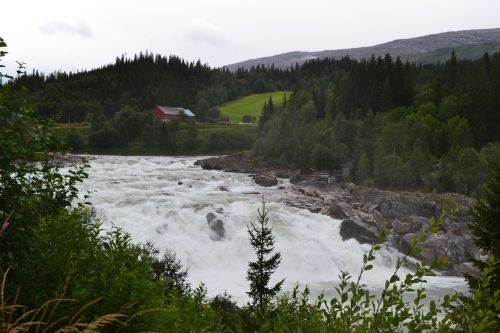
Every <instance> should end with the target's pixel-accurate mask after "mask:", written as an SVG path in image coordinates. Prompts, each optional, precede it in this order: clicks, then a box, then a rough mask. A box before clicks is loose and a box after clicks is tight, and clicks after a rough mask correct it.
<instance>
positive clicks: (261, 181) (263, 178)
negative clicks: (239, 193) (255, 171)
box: [253, 175, 278, 187]
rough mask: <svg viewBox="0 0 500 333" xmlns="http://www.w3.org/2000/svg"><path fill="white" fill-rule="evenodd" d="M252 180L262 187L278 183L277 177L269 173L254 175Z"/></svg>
mask: <svg viewBox="0 0 500 333" xmlns="http://www.w3.org/2000/svg"><path fill="white" fill-rule="evenodd" d="M253 180H254V181H255V183H256V184H258V185H260V186H263V187H270V186H274V185H277V184H278V178H276V177H274V176H269V175H256V176H255V177H254V179H253Z"/></svg>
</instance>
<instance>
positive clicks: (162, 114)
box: [153, 105, 194, 121]
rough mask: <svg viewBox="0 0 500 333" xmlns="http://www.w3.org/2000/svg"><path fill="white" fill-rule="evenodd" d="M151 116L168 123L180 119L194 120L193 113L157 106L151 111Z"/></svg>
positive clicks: (181, 109) (176, 108)
mask: <svg viewBox="0 0 500 333" xmlns="http://www.w3.org/2000/svg"><path fill="white" fill-rule="evenodd" d="M153 116H154V117H155V118H156V119H158V120H161V121H169V120H171V119H174V118H180V117H187V118H194V113H193V112H191V110H188V109H183V108H178V107H172V106H161V105H157V106H156V107H155V108H154V109H153Z"/></svg>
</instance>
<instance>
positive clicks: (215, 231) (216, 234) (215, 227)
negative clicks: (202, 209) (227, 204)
mask: <svg viewBox="0 0 500 333" xmlns="http://www.w3.org/2000/svg"><path fill="white" fill-rule="evenodd" d="M206 218H207V223H208V226H209V228H210V230H211V231H212V232H211V235H210V238H211V239H212V240H215V241H219V240H221V239H222V238H224V235H225V234H226V230H225V228H224V222H222V220H221V219H220V218H218V217H217V215H215V214H214V213H208V214H207V216H206Z"/></svg>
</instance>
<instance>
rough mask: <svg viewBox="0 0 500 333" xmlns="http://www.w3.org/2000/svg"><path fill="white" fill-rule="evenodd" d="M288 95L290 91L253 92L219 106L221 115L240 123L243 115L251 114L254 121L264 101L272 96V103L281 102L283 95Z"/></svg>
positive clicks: (277, 103)
mask: <svg viewBox="0 0 500 333" xmlns="http://www.w3.org/2000/svg"><path fill="white" fill-rule="evenodd" d="M285 94H286V96H287V98H288V97H289V96H290V91H273V92H267V93H262V94H253V95H248V96H245V97H242V98H240V99H237V100H234V101H231V102H228V103H225V104H222V105H220V106H219V110H220V112H221V115H224V116H228V117H229V121H230V122H231V123H241V122H242V121H243V116H251V117H254V118H255V121H257V120H258V119H259V116H260V114H261V112H262V107H263V106H264V102H265V101H267V100H268V99H269V97H272V99H273V102H274V105H280V104H281V103H282V102H283V95H285Z"/></svg>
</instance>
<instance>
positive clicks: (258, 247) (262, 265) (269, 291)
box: [247, 200, 285, 311]
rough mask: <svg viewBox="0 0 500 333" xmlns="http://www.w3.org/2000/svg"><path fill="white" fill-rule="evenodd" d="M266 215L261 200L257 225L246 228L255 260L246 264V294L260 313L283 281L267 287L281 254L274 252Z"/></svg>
mask: <svg viewBox="0 0 500 333" xmlns="http://www.w3.org/2000/svg"><path fill="white" fill-rule="evenodd" d="M267 214H268V211H267V210H266V205H265V202H264V200H262V210H260V209H259V210H258V217H257V223H255V224H254V223H250V226H249V227H248V235H249V238H250V244H252V247H253V249H254V252H255V255H256V257H257V258H256V260H255V261H251V262H249V263H248V270H247V280H248V281H249V282H250V291H249V292H247V294H248V296H250V297H251V298H252V300H253V303H252V305H253V306H257V307H258V309H259V310H261V311H262V310H263V309H264V307H265V305H266V303H267V302H268V301H269V300H270V299H271V298H272V297H274V296H275V295H276V294H277V293H278V292H279V291H280V290H281V287H282V285H283V282H284V281H285V280H284V279H283V280H281V281H279V282H278V283H276V284H275V285H273V286H269V281H270V279H271V275H272V274H273V273H274V272H275V271H276V269H277V268H278V266H279V264H280V263H281V254H280V253H279V252H274V236H273V234H272V231H273V228H272V227H270V226H269V218H268V216H267ZM273 252H274V253H273Z"/></svg>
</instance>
